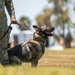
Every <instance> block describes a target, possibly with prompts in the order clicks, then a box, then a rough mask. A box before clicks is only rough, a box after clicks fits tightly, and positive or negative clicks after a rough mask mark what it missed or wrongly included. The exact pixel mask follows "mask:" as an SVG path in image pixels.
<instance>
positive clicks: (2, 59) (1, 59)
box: [0, 17, 9, 65]
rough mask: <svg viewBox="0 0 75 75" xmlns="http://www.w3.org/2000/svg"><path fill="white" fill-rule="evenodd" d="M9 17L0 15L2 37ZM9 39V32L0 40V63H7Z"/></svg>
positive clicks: (0, 35) (0, 33) (0, 34)
mask: <svg viewBox="0 0 75 75" xmlns="http://www.w3.org/2000/svg"><path fill="white" fill-rule="evenodd" d="M7 28H8V26H7V19H6V18H1V17H0V39H1V37H2V36H3V34H4V33H5V31H6V30H7ZM8 41H9V33H7V34H6V35H5V37H4V38H3V39H2V40H0V64H2V65H3V63H7V62H6V61H7V60H8V53H7V45H8Z"/></svg>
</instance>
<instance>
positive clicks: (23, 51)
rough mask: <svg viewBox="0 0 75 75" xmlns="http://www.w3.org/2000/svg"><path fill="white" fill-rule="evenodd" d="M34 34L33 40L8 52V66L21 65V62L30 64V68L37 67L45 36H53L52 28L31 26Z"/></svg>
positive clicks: (42, 52) (43, 49)
mask: <svg viewBox="0 0 75 75" xmlns="http://www.w3.org/2000/svg"><path fill="white" fill-rule="evenodd" d="M33 27H34V28H35V30H36V32H35V33H34V35H33V39H30V40H29V41H28V42H26V43H25V42H24V43H22V44H19V45H17V46H15V47H13V48H11V49H9V50H8V56H9V61H10V64H12V63H16V64H18V65H20V64H22V63H21V61H24V62H31V65H32V66H37V64H38V60H39V59H40V58H41V57H42V55H43V54H44V52H45V41H46V39H47V36H53V33H52V32H53V31H54V28H49V27H46V26H42V27H38V26H33Z"/></svg>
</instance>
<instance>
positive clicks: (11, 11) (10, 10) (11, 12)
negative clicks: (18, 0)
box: [5, 0, 17, 23]
mask: <svg viewBox="0 0 75 75" xmlns="http://www.w3.org/2000/svg"><path fill="white" fill-rule="evenodd" d="M5 6H6V9H7V11H8V13H9V15H10V18H11V22H12V23H16V22H17V21H16V17H15V10H14V6H13V2H12V0H5Z"/></svg>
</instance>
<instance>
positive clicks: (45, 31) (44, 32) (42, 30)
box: [33, 25, 55, 39]
mask: <svg viewBox="0 0 75 75" xmlns="http://www.w3.org/2000/svg"><path fill="white" fill-rule="evenodd" d="M33 28H34V29H35V30H36V32H35V33H36V34H38V35H40V36H42V37H43V38H44V39H46V38H47V36H53V31H54V29H55V28H54V27H53V28H49V27H47V26H42V27H38V26H35V25H34V26H33Z"/></svg>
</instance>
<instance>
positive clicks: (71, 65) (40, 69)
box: [0, 49, 75, 75]
mask: <svg viewBox="0 0 75 75" xmlns="http://www.w3.org/2000/svg"><path fill="white" fill-rule="evenodd" d="M0 75H75V50H74V49H65V50H64V51H50V50H46V52H45V54H44V55H43V57H42V58H41V59H40V60H39V64H38V66H37V67H36V68H33V67H31V66H30V64H28V63H23V65H22V66H7V67H3V66H0Z"/></svg>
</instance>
